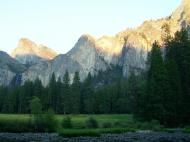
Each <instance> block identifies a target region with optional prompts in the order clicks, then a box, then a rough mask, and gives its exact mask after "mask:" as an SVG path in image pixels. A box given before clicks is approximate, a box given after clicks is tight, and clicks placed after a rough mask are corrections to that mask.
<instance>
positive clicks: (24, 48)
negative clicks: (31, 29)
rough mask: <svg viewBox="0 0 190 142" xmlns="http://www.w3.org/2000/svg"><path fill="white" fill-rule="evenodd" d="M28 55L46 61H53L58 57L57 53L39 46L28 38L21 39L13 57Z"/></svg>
mask: <svg viewBox="0 0 190 142" xmlns="http://www.w3.org/2000/svg"><path fill="white" fill-rule="evenodd" d="M26 55H30V56H31V55H32V56H37V57H40V58H44V59H53V58H54V57H55V56H57V53H56V52H55V51H53V50H52V49H50V48H48V47H46V46H44V45H37V44H36V43H34V42H33V41H31V40H29V39H27V38H21V39H20V40H19V42H18V45H17V48H15V49H14V50H13V52H12V53H11V56H12V57H14V58H16V57H17V56H26Z"/></svg>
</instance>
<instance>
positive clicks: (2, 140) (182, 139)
mask: <svg viewBox="0 0 190 142" xmlns="http://www.w3.org/2000/svg"><path fill="white" fill-rule="evenodd" d="M0 142H190V134H185V133H182V132H175V133H166V132H135V133H134V132H133V133H132V132H131V133H124V134H103V135H101V136H100V137H75V138H65V137H61V136H59V135H58V134H56V133H51V134H50V133H0Z"/></svg>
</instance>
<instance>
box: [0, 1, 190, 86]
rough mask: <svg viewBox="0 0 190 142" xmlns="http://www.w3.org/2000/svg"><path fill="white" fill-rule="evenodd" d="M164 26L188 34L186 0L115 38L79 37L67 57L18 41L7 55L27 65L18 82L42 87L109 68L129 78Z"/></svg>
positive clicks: (188, 3)
mask: <svg viewBox="0 0 190 142" xmlns="http://www.w3.org/2000/svg"><path fill="white" fill-rule="evenodd" d="M165 24H167V25H169V26H170V34H171V35H174V33H176V32H177V31H179V30H180V29H181V28H186V29H187V30H188V31H189V33H190V0H183V1H182V3H181V5H180V6H179V7H178V8H177V9H176V10H175V11H174V12H173V13H172V14H171V15H169V16H168V17H165V18H162V19H158V20H148V21H145V22H144V23H143V24H142V25H140V26H139V27H137V28H132V29H126V30H123V31H121V32H119V33H118V34H116V35H115V36H102V37H101V38H99V39H95V38H94V37H93V36H91V35H82V36H81V37H80V38H79V40H78V41H77V43H76V44H75V45H74V47H73V48H72V49H71V50H70V51H69V52H68V53H67V54H63V55H59V56H57V57H55V56H56V55H57V54H56V53H55V52H54V51H52V50H51V49H49V48H47V47H45V46H42V45H37V44H35V43H34V42H32V41H30V40H28V39H21V40H20V41H19V43H18V46H17V48H16V49H15V50H14V51H13V53H12V54H11V55H12V57H14V58H16V59H17V60H18V61H19V62H20V63H23V64H27V65H28V64H29V65H30V66H27V69H26V70H23V72H21V73H20V72H19V75H20V76H21V77H22V83H23V82H24V81H26V80H31V81H34V80H35V79H36V78H39V79H40V80H41V81H42V84H43V85H44V86H46V85H47V84H48V82H49V78H50V77H51V75H52V73H55V76H56V79H58V78H59V77H60V78H63V75H64V73H65V72H66V70H67V71H68V72H69V74H70V77H71V80H72V77H73V76H74V73H75V71H79V74H80V78H81V80H83V79H84V78H85V77H86V76H87V75H88V73H89V72H90V73H91V74H92V75H95V74H97V73H98V72H99V71H105V70H106V69H109V68H111V67H112V66H113V65H116V66H120V67H121V69H122V72H123V76H125V77H129V76H130V74H131V72H134V73H135V74H138V73H141V72H143V71H144V70H146V68H147V66H146V61H147V55H148V52H149V51H150V50H151V48H152V44H153V43H154V42H155V40H156V41H158V42H159V43H160V44H162V43H163V38H162V37H163V34H164V33H163V32H164V30H163V28H162V27H163V25H165ZM54 57H55V58H54ZM0 76H1V73H0ZM0 82H8V80H4V81H1V80H0ZM9 82H11V81H10V80H9ZM2 84H4V83H2Z"/></svg>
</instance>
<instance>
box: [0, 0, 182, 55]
mask: <svg viewBox="0 0 190 142" xmlns="http://www.w3.org/2000/svg"><path fill="white" fill-rule="evenodd" d="M180 2H181V0H0V50H3V51H6V52H8V53H10V52H11V51H12V50H13V49H14V48H15V47H16V46H17V43H18V40H19V39H20V38H22V37H26V38H29V39H31V40H32V41H35V42H36V43H41V44H44V45H47V46H48V47H50V48H52V49H54V50H55V51H57V52H58V53H66V52H67V51H68V50H70V49H71V48H72V47H73V46H74V44H75V43H76V41H77V40H78V38H79V37H80V36H81V35H82V34H85V33H88V34H91V35H93V36H95V37H101V36H102V35H114V34H116V33H117V32H119V31H122V30H124V29H126V28H127V27H136V26H138V25H140V24H141V23H142V22H143V21H144V20H148V19H157V18H161V17H164V16H169V15H170V14H171V13H172V11H174V10H175V9H176V8H177V6H178V5H179V4H180Z"/></svg>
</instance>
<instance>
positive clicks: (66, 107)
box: [61, 71, 73, 114]
mask: <svg viewBox="0 0 190 142" xmlns="http://www.w3.org/2000/svg"><path fill="white" fill-rule="evenodd" d="M71 97H72V96H71V89H70V78H69V72H68V71H66V72H65V75H64V77H63V89H62V94H61V102H62V103H63V104H62V106H63V113H64V114H68V113H71V110H72V107H73V104H72V103H71V99H72V98H71Z"/></svg>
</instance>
